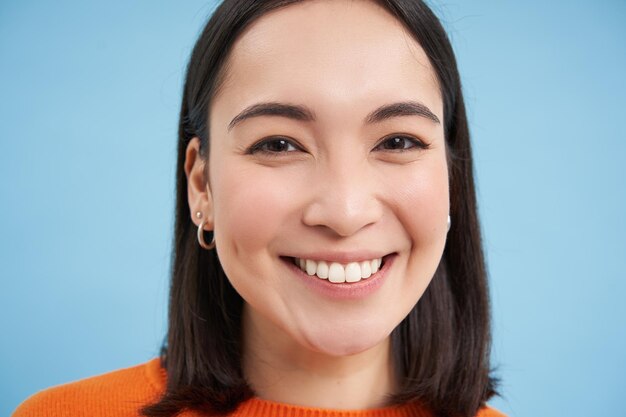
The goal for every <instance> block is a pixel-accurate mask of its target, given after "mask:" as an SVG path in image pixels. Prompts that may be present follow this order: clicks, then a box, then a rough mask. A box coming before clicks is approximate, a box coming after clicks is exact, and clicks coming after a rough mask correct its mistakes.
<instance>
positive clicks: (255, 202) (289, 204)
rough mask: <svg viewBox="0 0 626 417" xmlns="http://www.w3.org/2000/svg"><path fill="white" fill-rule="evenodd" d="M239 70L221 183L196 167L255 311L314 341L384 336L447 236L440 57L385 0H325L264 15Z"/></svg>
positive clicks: (195, 205)
mask: <svg viewBox="0 0 626 417" xmlns="http://www.w3.org/2000/svg"><path fill="white" fill-rule="evenodd" d="M226 68H227V70H226V78H225V81H224V84H223V85H222V88H221V89H220V90H219V92H218V94H217V96H216V97H214V100H213V102H212V106H211V109H210V114H209V120H210V123H209V125H210V131H209V137H210V155H209V160H208V171H207V173H208V176H209V179H210V180H209V186H210V193H205V194H203V192H202V190H201V189H200V187H196V188H194V185H193V181H190V191H189V193H190V194H189V195H190V199H189V202H190V207H191V209H192V211H193V212H195V211H196V210H198V209H202V210H203V211H205V213H206V214H208V216H209V217H210V218H211V219H212V224H214V232H215V240H216V242H217V251H218V256H219V259H220V262H221V264H222V266H223V269H224V271H225V272H226V275H227V276H228V279H229V280H230V282H231V283H232V285H233V286H234V288H235V289H236V290H237V292H238V293H239V294H240V295H241V296H242V297H243V299H244V300H245V302H246V303H245V307H244V308H245V311H246V315H247V316H248V317H250V318H251V320H252V321H253V322H255V323H256V325H258V326H262V327H263V328H264V329H267V331H269V332H271V333H272V334H273V335H274V336H275V337H276V340H290V341H293V342H294V343H295V344H297V345H298V346H300V347H301V348H304V349H308V350H311V351H315V352H321V353H325V354H329V355H335V356H339V355H347V354H353V353H357V352H361V351H364V350H366V349H369V348H371V347H374V346H376V345H379V344H380V343H381V342H383V341H384V340H386V339H387V337H388V336H389V334H390V333H391V331H392V330H393V329H394V328H395V327H396V326H397V325H398V324H399V323H400V321H401V320H402V319H403V318H404V317H405V316H406V315H407V314H408V312H409V311H410V310H411V308H412V307H413V306H414V305H415V303H416V302H417V301H418V300H419V298H420V297H421V295H422V294H423V292H424V290H425V289H426V287H427V286H428V284H429V282H430V280H431V278H432V276H433V274H434V272H435V270H436V268H437V265H438V264H439V260H440V259H441V256H442V253H443V249H444V245H445V240H446V220H447V215H448V211H449V195H448V171H447V163H446V150H445V142H444V131H443V125H442V124H441V123H440V122H439V121H443V104H442V99H441V95H440V92H439V87H438V84H437V80H436V75H435V73H434V71H433V69H432V67H431V65H430V63H429V61H428V58H427V57H426V55H425V53H424V51H423V50H422V48H421V47H420V46H419V44H418V43H417V42H416V41H415V40H414V39H413V38H412V37H411V36H410V35H409V34H408V33H407V32H406V30H405V29H404V28H403V27H402V25H401V24H400V23H399V22H398V21H397V20H396V19H395V18H394V17H393V16H392V15H390V14H389V13H388V12H386V11H385V10H384V9H382V8H381V7H380V6H377V5H376V4H375V3H373V2H365V1H360V2H354V1H325V0H322V1H319V0H314V1H308V2H304V3H300V4H296V5H291V6H288V7H285V8H282V9H279V10H276V11H273V12H270V13H269V14H266V15H264V16H263V17H261V18H260V19H258V20H257V21H256V22H254V23H253V24H252V25H251V26H250V27H249V28H248V29H247V30H246V31H245V33H244V34H243V35H242V36H241V37H240V38H239V39H238V40H237V41H236V43H235V44H234V47H233V49H232V51H231V54H230V56H229V60H228V65H227V67H226ZM189 149H191V153H193V152H194V149H197V140H194V141H193V142H192V144H191V145H190V148H189ZM189 154H190V153H189V150H188V156H189ZM188 161H189V158H188ZM195 166H199V164H195ZM195 169H196V170H198V169H199V168H195ZM205 200H206V201H205ZM194 221H195V222H196V224H197V223H198V220H197V219H195V218H194ZM378 259H382V265H381V266H380V269H379V270H378V271H377V272H376V268H378V265H377V264H378V263H381V262H379V261H377V260H378ZM307 260H308V261H307ZM372 264H374V265H372ZM372 268H373V269H372ZM307 269H308V271H307ZM311 274H312V275H311ZM346 279H347V280H348V281H352V282H344V283H341V282H340V281H342V280H346ZM355 281H356V282H355ZM279 338H282V339H279Z"/></svg>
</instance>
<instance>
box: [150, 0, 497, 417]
mask: <svg viewBox="0 0 626 417" xmlns="http://www.w3.org/2000/svg"><path fill="white" fill-rule="evenodd" d="M300 1H303V0H266V1H258V0H225V1H224V2H223V3H222V4H221V5H220V6H219V7H218V8H217V9H216V10H215V12H214V13H213V15H212V17H211V18H210V20H209V21H208V23H207V25H206V27H205V28H204V31H203V32H202V34H201V35H200V38H199V39H198V41H197V43H196V45H195V47H194V49H193V53H192V56H191V60H190V62H189V65H188V67H187V77H186V81H185V86H184V92H183V99H182V108H181V113H180V123H179V132H178V167H177V173H176V176H177V179H176V225H175V235H174V252H173V265H172V281H171V288H170V300H169V303H170V304H169V328H168V334H167V342H166V343H164V345H163V347H162V349H161V362H162V366H163V367H164V368H166V370H167V388H166V392H165V393H164V394H163V396H162V398H160V399H159V400H158V401H157V402H156V403H155V404H151V405H148V406H146V407H144V408H143V409H142V413H143V415H146V416H151V417H157V416H172V415H174V414H176V413H178V412H180V411H181V410H183V409H185V408H188V409H196V410H198V411H208V412H211V413H227V412H229V411H232V410H234V409H235V408H236V407H237V406H238V405H239V403H241V402H242V401H244V400H246V399H248V398H250V397H251V396H253V395H254V392H253V391H252V389H251V388H250V387H249V385H248V384H247V382H246V379H245V377H244V375H243V372H242V369H241V361H240V356H241V346H240V331H241V328H240V322H241V314H242V306H243V300H242V298H241V297H240V296H239V294H237V292H236V291H235V290H234V288H233V287H232V286H231V284H230V283H229V281H228V279H227V277H226V276H225V274H224V271H223V270H222V267H221V265H220V262H219V260H218V258H217V254H216V251H206V250H204V249H202V248H201V247H200V246H199V245H198V242H197V240H196V226H195V225H194V224H193V222H192V220H191V218H190V210H189V205H188V202H187V178H186V175H185V172H184V162H185V150H186V147H187V145H188V143H189V141H190V140H191V139H192V138H193V137H196V136H197V137H199V138H200V141H201V145H200V152H201V155H202V157H203V158H207V157H208V152H209V138H208V132H209V128H208V125H209V123H210V121H209V120H208V115H209V108H210V105H211V100H212V98H213V97H214V96H215V94H216V92H217V90H218V88H219V87H220V84H221V81H222V77H223V75H224V73H225V71H226V64H227V57H228V54H229V52H230V50H231V48H232V45H233V43H234V42H235V40H236V39H237V37H238V36H239V35H240V34H241V33H242V31H243V30H244V29H245V28H246V27H248V26H249V25H250V24H251V23H252V22H253V21H255V20H256V19H258V18H259V17H260V16H262V15H264V14H265V13H267V12H269V11H271V10H275V9H278V8H281V7H285V6H288V5H290V4H292V3H298V2H300ZM378 3H379V4H380V5H381V6H383V7H384V8H385V9H386V10H388V11H389V12H390V13H392V14H393V15H394V16H396V17H397V19H398V20H399V21H401V22H402V23H403V24H404V26H405V27H406V29H407V30H408V31H409V32H410V33H411V34H412V35H413V37H414V38H415V39H416V40H417V42H418V43H419V44H420V45H421V47H422V48H423V49H424V51H425V52H426V55H427V56H428V58H429V59H430V62H431V64H432V66H433V68H434V70H435V72H436V74H437V77H438V81H439V86H440V90H441V94H442V97H443V104H444V131H445V138H446V144H447V150H448V157H449V168H448V169H449V174H450V175H449V181H450V212H451V215H452V217H453V223H452V227H451V229H450V231H449V234H448V238H447V242H446V246H445V249H444V253H443V256H442V259H441V261H440V263H439V266H438V268H437V271H436V272H435V275H434V277H433V279H432V281H431V283H430V285H429V286H428V288H427V289H426V291H425V292H424V294H423V295H422V297H421V299H420V300H419V302H418V303H417V304H416V305H415V307H414V308H413V309H412V311H411V312H410V313H409V314H408V316H407V317H406V318H405V319H404V320H403V321H402V322H401V323H400V324H399V325H398V326H397V327H396V328H395V329H394V330H393V332H392V334H391V338H392V339H391V340H392V354H393V356H394V358H393V359H394V365H395V366H396V368H397V369H396V370H397V375H399V376H400V381H399V384H400V385H399V390H398V392H397V393H395V394H394V395H392V396H391V397H390V404H398V403H404V402H409V401H419V402H421V403H422V404H424V405H425V406H427V407H429V408H430V409H431V410H432V411H433V412H435V413H436V414H437V415H441V416H474V415H475V414H476V412H477V410H478V409H479V407H481V406H482V405H484V403H485V401H486V400H487V399H489V398H490V397H491V396H493V395H494V394H497V393H496V391H495V385H496V383H497V380H496V379H494V378H493V377H492V376H491V375H490V372H491V370H490V367H489V355H490V349H491V348H490V344H491V335H490V306H489V294H488V293H489V291H488V287H487V278H486V271H485V263H484V257H483V251H482V243H481V234H480V227H479V222H478V216H477V205H476V197H475V190H474V179H473V167H472V154H471V147H470V138H469V129H468V125H467V117H466V114H465V105H464V102H463V96H462V92H461V81H460V78H459V73H458V70H457V65H456V60H455V57H454V52H453V50H452V47H451V45H450V42H449V40H448V37H447V35H446V33H445V30H444V29H443V27H442V25H441V23H440V22H439V20H438V19H437V17H436V16H435V15H434V14H433V12H432V11H431V10H430V9H429V8H428V6H427V5H426V4H425V3H424V2H422V1H420V0H380V1H378Z"/></svg>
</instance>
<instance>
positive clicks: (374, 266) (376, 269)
mask: <svg viewBox="0 0 626 417" xmlns="http://www.w3.org/2000/svg"><path fill="white" fill-rule="evenodd" d="M379 266H380V264H379V263H378V259H374V260H373V261H372V274H375V273H376V272H378V267H379Z"/></svg>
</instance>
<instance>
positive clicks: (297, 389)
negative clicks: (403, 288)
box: [243, 306, 395, 409]
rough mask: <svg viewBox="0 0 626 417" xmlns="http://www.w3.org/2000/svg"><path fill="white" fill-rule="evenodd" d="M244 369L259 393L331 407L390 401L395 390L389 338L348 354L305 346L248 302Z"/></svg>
mask: <svg viewBox="0 0 626 417" xmlns="http://www.w3.org/2000/svg"><path fill="white" fill-rule="evenodd" d="M243 342H244V343H243V372H244V374H245V376H246V379H247V380H248V382H249V384H250V385H251V386H252V388H253V390H254V391H255V393H256V394H257V396H258V397H260V398H262V399H265V400H270V401H275V402H279V403H285V404H294V405H301V406H307V407H317V408H329V409H370V408H379V407H383V406H385V402H386V399H387V396H388V395H389V394H391V393H392V392H393V391H394V379H395V378H394V375H393V366H392V360H391V349H390V338H389V337H387V338H386V339H385V340H383V341H382V342H381V343H379V344H378V345H376V346H374V347H372V348H370V349H368V350H366V351H364V352H360V353H357V354H353V355H349V356H331V355H327V354H324V353H320V352H316V351H312V350H310V349H306V348H304V347H302V346H301V345H300V344H299V343H297V342H296V341H295V340H293V339H292V338H291V337H289V336H288V335H287V334H285V332H283V331H282V330H280V329H278V328H277V327H276V326H274V325H273V324H271V323H270V322H268V321H267V320H265V319H263V318H261V317H259V316H258V315H256V314H253V313H251V312H250V308H249V307H248V306H246V307H244V317H243Z"/></svg>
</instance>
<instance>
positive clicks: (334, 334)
mask: <svg viewBox="0 0 626 417" xmlns="http://www.w3.org/2000/svg"><path fill="white" fill-rule="evenodd" d="M392 330H393V329H392ZM390 334H391V330H389V331H381V330H378V331H377V329H375V328H372V327H371V326H365V328H364V329H355V328H350V329H337V328H330V329H326V331H323V332H315V334H309V335H306V336H305V345H306V346H308V347H309V348H310V349H311V350H313V351H316V352H319V353H322V354H325V355H328V356H337V357H339V356H350V355H356V354H358V353H362V352H365V351H367V350H369V349H372V348H374V347H376V346H379V345H380V344H381V343H382V342H384V341H385V340H386V339H387V338H388V337H389V335H390Z"/></svg>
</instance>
